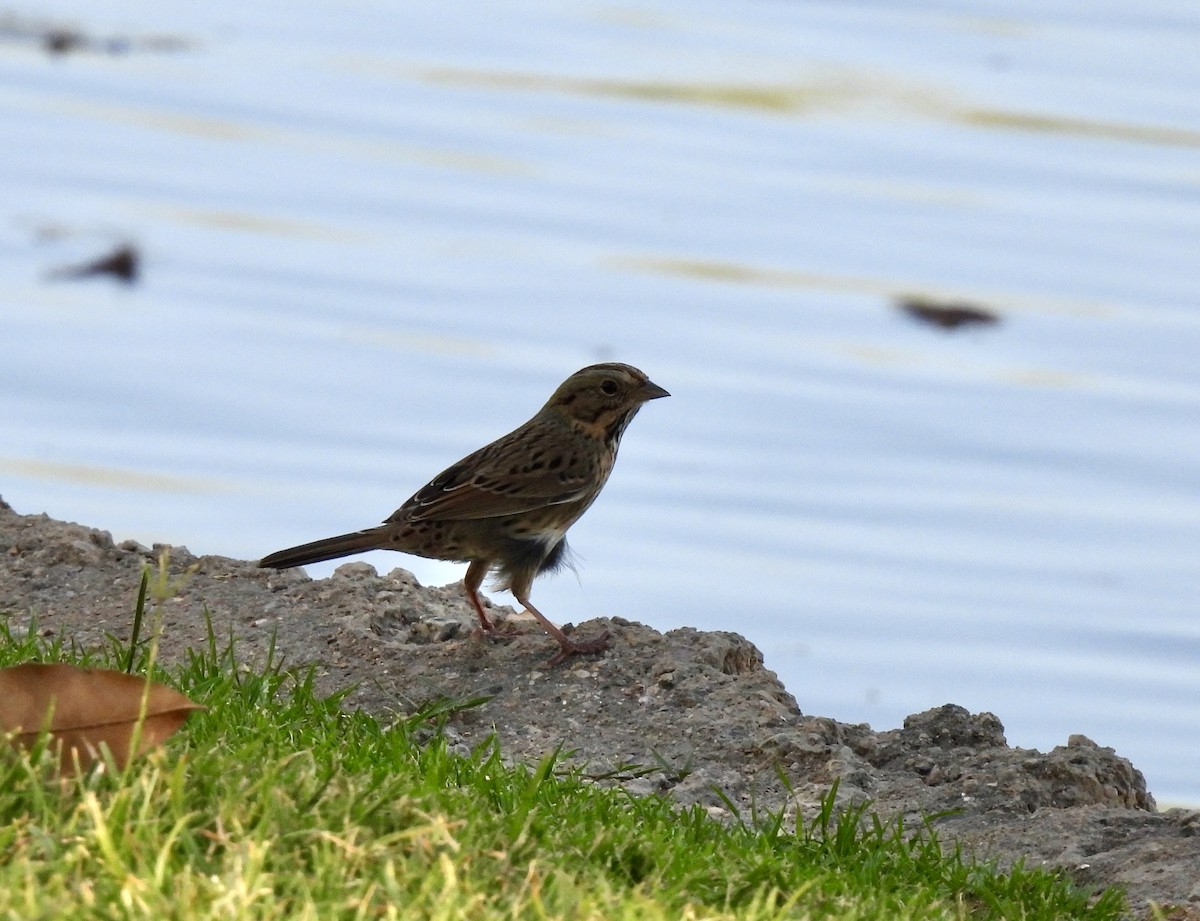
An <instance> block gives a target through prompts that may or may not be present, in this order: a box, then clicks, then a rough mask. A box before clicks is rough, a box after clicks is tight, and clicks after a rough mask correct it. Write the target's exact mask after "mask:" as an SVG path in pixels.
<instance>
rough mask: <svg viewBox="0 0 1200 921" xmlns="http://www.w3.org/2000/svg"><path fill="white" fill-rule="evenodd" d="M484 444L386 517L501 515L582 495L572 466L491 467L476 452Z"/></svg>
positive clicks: (583, 486)
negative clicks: (560, 467)
mask: <svg viewBox="0 0 1200 921" xmlns="http://www.w3.org/2000/svg"><path fill="white" fill-rule="evenodd" d="M489 447H490V445H489ZM486 450H487V449H486V448H484V449H481V450H480V451H477V452H475V454H472V455H470V456H469V457H465V458H463V459H462V460H460V461H459V462H458V463H457V464H454V465H452V466H450V467H447V468H446V469H445V470H443V471H442V472H441V473H439V474H438V475H437V476H436V477H434V478H433V479H432V480H430V481H429V482H428V483H427V484H426V485H424V486H423V487H421V488H420V489H419V490H417V492H416V494H415V495H414V496H413V497H412V498H411V499H409V500H408V501H407V502H405V503H404V505H402V506H401V507H400V508H399V509H397V510H396V512H395V513H394V514H393V515H392V516H391V517H390V518H388V521H389V522H393V521H425V520H438V521H469V520H472V519H476V518H502V517H504V516H506V515H519V514H521V513H522V512H530V511H533V510H535V509H539V508H545V507H546V506H547V505H561V504H562V503H564V502H573V501H575V500H577V499H582V498H584V497H585V496H586V495H587V494H588V491H589V488H590V487H591V486H592V484H591V483H590V481H589V478H588V477H586V476H584V475H582V471H578V470H575V471H570V472H567V471H565V470H562V469H556V470H547V469H545V468H541V469H537V470H525V469H522V468H519V467H515V466H514V467H509V468H507V469H506V468H504V467H502V466H501V467H499V468H497V467H496V466H495V465H494V464H490V463H486V460H487V458H483V457H480V456H479V455H481V454H482V453H483V452H484V451H486Z"/></svg>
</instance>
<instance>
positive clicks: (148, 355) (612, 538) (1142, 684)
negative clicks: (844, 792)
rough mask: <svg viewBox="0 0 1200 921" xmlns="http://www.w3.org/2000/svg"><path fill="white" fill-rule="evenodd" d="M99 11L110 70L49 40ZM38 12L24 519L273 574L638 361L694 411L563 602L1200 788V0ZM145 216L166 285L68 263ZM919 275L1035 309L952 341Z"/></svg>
mask: <svg viewBox="0 0 1200 921" xmlns="http://www.w3.org/2000/svg"><path fill="white" fill-rule="evenodd" d="M101 16H102V17H103V18H100V17H101ZM64 24H65V25H72V26H74V27H77V28H79V29H80V30H82V32H83V33H85V34H86V35H87V36H89V37H90V38H91V39H92V40H93V44H94V45H95V43H100V47H99V48H97V47H92V48H89V49H85V50H81V51H79V52H77V53H71V54H67V55H58V56H53V55H49V54H47V53H46V52H45V51H44V50H43V49H42V48H41V47H40V46H39V45H38V44H37V43H36V42H35V41H33V40H32V39H29V38H26V37H24V36H26V35H31V34H33V33H35V32H37V31H38V29H42V28H44V27H46V26H47V25H64ZM0 26H3V27H4V28H3V29H0V31H4V32H6V34H7V40H5V41H2V42H0V132H2V134H0V136H3V137H4V138H5V143H4V144H3V145H2V146H0V190H2V195H0V254H2V256H3V258H2V259H0V291H2V304H3V306H2V308H0V341H2V342H3V343H4V346H5V348H4V358H3V360H2V361H0V418H2V419H3V420H4V423H3V426H2V429H0V432H2V433H3V441H2V442H0V494H3V496H4V497H5V499H7V500H8V501H9V502H10V503H11V504H12V505H13V506H14V507H15V508H16V509H17V510H19V511H22V512H26V513H31V512H40V511H47V512H49V513H50V514H52V515H54V516H56V517H60V518H66V519H70V520H77V521H81V522H84V523H87V524H90V525H95V526H99V527H103V528H106V529H109V530H111V531H112V532H113V533H114V535H115V536H116V537H117V538H118V539H123V538H125V537H134V538H137V539H139V540H141V541H143V542H145V543H150V542H152V541H170V542H175V543H183V544H186V545H188V546H189V547H190V548H191V549H192V550H193V551H196V552H210V553H221V554H226V555H231V556H238V557H245V558H257V557H259V556H261V555H263V554H264V553H266V552H268V551H271V550H275V549H279V548H280V547H284V546H288V545H291V544H294V543H299V542H302V541H306V540H309V539H313V538H316V537H322V536H326V535H328V534H333V533H337V532H341V531H344V530H352V529H355V528H359V527H364V526H367V525H370V524H373V523H375V522H377V521H379V520H381V519H382V518H383V517H384V516H386V515H387V514H389V513H390V512H391V511H392V510H393V509H394V508H395V507H396V506H398V505H399V504H400V503H401V502H402V501H403V500H404V499H405V498H407V496H408V495H409V494H410V493H411V492H413V491H414V490H415V489H416V488H417V487H418V486H420V485H421V484H423V483H424V482H425V481H426V480H427V479H428V478H429V477H430V476H431V475H432V474H433V473H435V472H437V471H438V470H440V469H441V468H442V467H444V466H445V465H446V464H448V463H449V462H451V461H453V460H455V459H457V458H458V457H460V456H462V455H463V454H465V453H467V452H468V451H470V450H472V449H474V448H475V447H477V446H479V445H480V444H482V443H484V442H485V441H487V440H490V439H491V438H493V437H496V436H498V435H500V434H502V433H504V432H506V431H508V430H509V429H511V428H512V427H514V426H515V425H517V424H519V423H520V422H522V421H524V419H525V418H527V417H528V416H529V415H531V414H532V412H533V411H534V410H535V409H536V408H537V407H538V406H540V405H541V403H542V402H543V401H544V400H545V398H546V397H547V396H548V394H549V393H550V391H551V390H552V389H553V387H554V386H555V385H557V383H558V382H559V381H560V380H561V379H562V378H563V377H565V376H566V375H567V374H568V373H570V372H571V371H573V370H575V369H576V368H578V367H580V366H582V365H584V364H588V363H591V362H593V361H596V360H606V359H619V360H622V361H628V362H631V363H633V364H636V365H638V366H639V367H642V368H643V369H645V370H646V371H647V372H648V373H650V374H651V376H652V377H653V378H654V380H656V381H657V382H658V383H660V384H662V385H663V386H665V387H666V388H667V389H669V390H670V391H671V392H672V394H673V396H672V398H671V399H670V400H663V401H660V402H656V403H652V404H650V405H649V406H647V407H646V409H645V410H644V411H643V412H642V414H641V415H640V416H639V417H638V419H637V420H636V421H635V422H634V424H633V426H632V427H631V428H630V431H629V433H628V434H627V436H626V439H625V444H624V448H623V453H622V457H621V460H620V462H619V464H618V466H617V470H616V473H615V474H614V476H613V479H612V481H611V482H610V484H609V486H608V487H607V489H606V491H605V493H604V495H603V496H602V498H601V499H600V501H599V502H598V503H597V504H596V506H595V507H594V508H593V509H592V510H591V511H590V512H589V513H588V515H587V516H586V517H585V518H584V519H583V520H582V521H581V522H580V523H579V524H578V525H577V526H576V527H575V529H574V530H573V531H572V535H571V537H572V543H573V545H574V546H575V547H576V548H577V550H578V551H579V554H580V556H581V565H580V577H579V579H578V580H576V579H575V578H573V577H572V576H571V575H570V574H569V573H568V574H566V575H565V576H558V577H555V578H553V579H548V580H545V581H543V582H539V583H538V586H537V588H536V590H535V598H536V599H537V603H538V605H539V607H540V608H541V609H542V610H543V611H544V612H546V613H547V614H548V615H549V616H551V617H553V618H555V619H557V620H560V621H567V620H570V621H575V622H579V621H581V620H585V619H587V618H590V617H593V616H601V615H610V614H621V615H624V616H627V617H631V618H633V619H636V620H641V621H644V622H647V623H650V624H652V625H654V626H656V627H658V628H660V629H669V628H672V627H677V626H696V627H700V628H704V629H731V630H737V631H739V632H742V633H744V634H745V635H747V636H749V637H750V638H751V639H752V640H754V641H755V642H756V643H757V644H758V645H759V646H760V647H761V648H762V649H763V650H764V652H765V654H766V657H767V664H768V666H769V667H771V668H773V669H775V670H777V671H778V672H779V673H780V675H781V677H782V678H783V680H784V682H785V684H786V685H787V686H788V688H789V689H790V690H791V691H792V692H793V693H794V694H795V695H796V697H797V699H798V700H799V701H800V704H801V707H802V708H803V709H804V710H805V712H808V713H816V714H822V715H828V716H833V717H836V718H838V719H841V720H845V721H865V722H870V723H871V724H872V725H874V726H875V727H877V728H887V727H892V726H895V725H898V723H899V721H900V720H901V719H902V718H903V716H904V715H905V714H907V713H911V712H915V711H919V710H922V709H925V708H928V707H931V706H937V705H940V704H942V703H945V702H948V701H952V702H955V703H959V704H962V705H964V706H967V707H969V708H971V709H973V710H984V709H986V710H991V711H993V712H995V713H997V714H998V715H999V716H1000V717H1001V719H1002V720H1003V722H1004V724H1005V726H1006V728H1007V732H1008V738H1009V741H1010V742H1011V743H1013V744H1017V745H1022V746H1027V747H1038V748H1043V749H1045V748H1048V747H1051V746H1053V745H1056V744H1062V743H1064V742H1065V741H1066V738H1067V736H1068V735H1069V734H1071V733H1075V732H1080V733H1085V734H1087V735H1089V736H1091V737H1092V738H1094V739H1096V740H1097V741H1098V742H1100V743H1101V744H1104V745H1111V746H1114V747H1115V748H1116V749H1117V750H1118V751H1119V752H1120V753H1121V754H1123V755H1126V756H1127V757H1129V758H1131V759H1132V760H1133V761H1134V763H1135V764H1136V765H1137V766H1138V767H1140V768H1141V769H1142V770H1143V771H1145V773H1146V774H1147V777H1148V780H1149V784H1150V787H1151V789H1152V791H1153V792H1154V793H1155V794H1156V795H1157V796H1158V798H1159V799H1160V801H1167V802H1190V803H1197V802H1200V778H1198V777H1197V776H1196V775H1195V773H1194V771H1193V765H1192V756H1193V752H1194V751H1195V750H1196V747H1197V744H1198V742H1200V705H1198V704H1197V700H1198V699H1200V668H1197V661H1198V659H1200V621H1198V619H1197V613H1198V610H1197V608H1198V604H1197V598H1198V597H1200V463H1198V461H1200V421H1198V420H1200V412H1198V410H1200V361H1198V360H1197V359H1198V356H1200V312H1198V311H1197V301H1198V297H1197V295H1198V293H1200V292H1198V291H1197V287H1198V286H1197V281H1196V265H1197V255H1198V253H1200V207H1198V205H1200V158H1198V155H1197V149H1198V148H1200V58H1197V56H1196V54H1195V48H1196V47H1197V42H1198V41H1200V7H1197V6H1196V5H1195V4H1194V3H1193V2H1192V0H1187V2H1178V3H1170V2H1160V3H1156V4H1154V5H1153V7H1152V8H1150V7H1147V6H1146V5H1145V4H1138V3H1134V2H1132V0H1127V2H1115V0H1114V2H1108V3H1103V4H1089V5H1086V6H1082V7H1081V6H1079V5H1076V4H1068V3H1065V2H1051V3H1046V2H1039V3H1012V2H1008V3H1003V4H1001V3H998V2H993V3H974V2H973V3H965V2H962V3H956V2H941V3H936V2H908V3H904V2H890V3H889V2H877V3H858V4H842V3H828V4H822V3H802V2H789V3H738V4H728V3H726V4H722V3H707V2H699V3H697V2H688V3H672V2H667V0H663V2H641V0H639V2H636V3H628V4H624V5H586V4H550V3H546V4H539V3H532V2H530V3H521V2H516V0H505V2H500V3H496V4H492V5H490V6H489V12H488V15H487V16H480V15H478V14H477V13H475V12H473V11H471V10H467V9H464V10H462V11H455V10H451V9H447V8H445V6H444V5H443V4H437V3H409V4H404V5H403V6H402V7H399V6H396V5H394V4H387V3H370V2H359V3H355V4H352V5H347V4H343V3H311V4H306V5H304V6H303V7H295V6H294V5H290V4H288V5H285V4H282V3H276V4H272V3H269V2H268V3H258V4H236V5H235V4H221V3H216V4H208V5H204V6H203V7H196V6H195V5H191V4H176V3H171V2H163V3H156V4H139V3H133V2H128V3H120V2H118V3H112V4H106V5H105V9H104V11H103V12H102V13H97V12H96V8H95V7H94V5H92V4H84V3H79V2H61V3H49V4H40V5H39V10H38V12H37V13H36V15H34V14H28V15H27V14H25V13H23V12H21V11H19V10H17V11H12V12H10V14H9V16H8V18H7V19H3V18H0ZM112 39H124V40H126V44H127V46H128V47H127V53H119V54H111V53H107V52H106V51H105V50H104V48H105V47H106V46H105V45H104V43H106V42H109V41H110V40H112ZM121 240H132V241H134V242H136V244H137V245H138V246H139V247H141V249H142V251H143V252H144V254H145V265H144V275H143V278H142V280H141V282H140V283H139V284H137V285H135V286H132V287H123V286H120V285H118V284H115V283H112V282H109V281H107V280H92V281H88V282H66V281H52V280H49V279H48V278H47V277H46V276H47V273H48V272H49V271H50V270H52V269H54V268H56V267H59V266H62V265H64V264H72V263H78V262H81V261H86V260H87V259H90V258H93V257H95V256H97V255H100V254H101V253H103V252H104V251H106V250H107V249H108V248H110V247H111V246H112V245H113V244H115V243H116V242H118V241H121ZM909 295H925V296H935V297H943V298H948V299H963V300H968V301H971V302H974V303H979V304H982V305H984V306H987V307H989V308H991V309H993V310H995V311H997V312H998V313H999V314H1000V315H1001V317H1002V322H1001V323H1000V324H999V325H998V326H995V327H990V328H980V329H978V330H964V331H959V332H957V333H953V334H947V333H945V332H943V331H940V330H937V329H934V328H931V327H928V326H922V325H918V324H916V323H914V322H912V321H911V320H910V319H908V318H906V317H905V316H903V315H902V314H900V313H899V312H898V311H896V310H895V309H894V307H893V306H892V301H893V299H895V298H897V297H902V296H909ZM368 559H369V561H371V562H373V563H375V564H376V565H377V566H379V567H380V568H381V569H383V570H387V569H390V568H391V567H392V566H394V565H404V566H405V567H407V568H410V569H412V570H413V571H414V572H416V573H417V575H418V577H419V578H421V579H422V580H423V581H426V582H434V583H440V582H447V581H451V580H453V579H455V578H458V577H459V575H460V574H461V568H458V567H454V566H451V565H449V564H439V563H431V562H428V561H421V560H418V559H415V558H411V557H398V556H395V555H390V556H389V555H386V554H375V555H372V556H371V557H368ZM331 568H332V566H328V567H314V571H315V572H317V573H323V572H328V571H329V570H330V569H331Z"/></svg>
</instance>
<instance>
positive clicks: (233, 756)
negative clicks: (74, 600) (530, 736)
mask: <svg viewBox="0 0 1200 921" xmlns="http://www.w3.org/2000/svg"><path fill="white" fill-rule="evenodd" d="M2 624H3V621H2V620H0V665H11V664H15V663H18V662H24V661H33V660H39V661H45V660H54V661H71V662H75V663H76V664H87V665H92V666H104V667H122V666H124V665H125V664H127V659H128V656H129V649H128V648H124V649H122V648H121V647H120V646H119V644H116V643H114V648H113V650H112V652H111V653H110V654H108V655H100V656H88V655H83V654H80V653H78V652H76V651H72V650H69V649H65V648H63V647H62V646H61V645H55V644H49V645H47V644H44V643H42V642H40V641H38V640H35V639H29V638H25V637H14V636H13V635H11V634H10V633H9V632H8V631H7V630H5V629H3V628H2ZM139 658H140V659H141V660H142V661H141V662H140V663H139V666H138V667H139V668H145V666H146V663H145V658H146V656H145V655H144V654H142V655H140V656H139ZM155 674H156V677H158V678H161V679H162V680H165V681H167V682H168V683H170V684H173V685H175V686H176V687H178V688H179V689H180V690H182V691H183V692H184V693H185V694H187V695H188V696H190V697H191V698H192V699H193V700H195V701H197V702H198V703H202V704H205V705H206V706H207V707H208V709H207V711H205V712H202V713H198V714H195V715H193V716H192V717H191V719H190V720H189V722H188V723H187V724H186V725H185V726H184V728H183V730H182V731H181V732H180V733H179V734H178V735H177V736H176V737H175V738H173V739H172V740H171V741H170V742H169V743H168V744H167V745H166V746H165V747H164V748H163V749H160V750H158V751H156V752H154V753H153V754H152V755H151V756H149V757H146V758H143V759H141V760H139V761H135V762H134V763H133V764H132V765H131V766H130V767H129V768H128V769H126V770H125V771H124V772H121V771H116V770H113V769H112V767H111V765H110V766H109V768H110V769H109V770H107V771H96V772H93V773H92V774H91V775H89V776H86V777H83V778H74V779H69V780H63V781H60V780H57V779H55V777H54V775H53V772H52V771H51V770H50V761H51V759H50V758H49V757H48V755H47V756H44V757H41V758H40V759H39V757H38V756H37V753H36V752H35V753H34V754H33V755H29V754H24V753H20V752H17V751H15V750H11V749H5V750H0V918H11V919H18V918H19V919H22V921H31V919H40V918H73V919H74V918H147V919H151V918H152V919H156V921H162V919H171V918H180V919H183V918H187V919H206V918H280V919H284V918H286V919H302V918H321V919H333V918H346V919H350V918H363V919H368V918H371V919H373V918H392V917H395V918H431V919H451V918H455V919H457V918H470V919H501V918H504V919H516V918H522V919H523V918H535V919H536V918H596V919H605V921H610V919H648V921H656V919H664V921H665V919H690V918H694V919H700V918H706V919H707V918H745V919H767V918H801V919H809V918H813V919H816V918H839V919H888V921H904V919H925V918H939V919H941V918H979V919H1004V921H1015V919H1025V918H1028V919H1051V918H1079V919H1089V921H1106V919H1112V918H1117V917H1119V916H1120V914H1121V909H1122V906H1123V901H1122V899H1121V897H1120V895H1119V894H1118V893H1116V892H1108V893H1106V894H1104V895H1102V896H1101V897H1100V898H1099V899H1098V900H1093V901H1092V902H1090V903H1089V900H1088V898H1087V896H1086V894H1085V893H1083V892H1081V891H1080V890H1078V889H1075V888H1073V887H1072V886H1070V885H1069V883H1067V882H1066V881H1064V880H1062V879H1060V878H1058V877H1056V876H1054V875H1052V874H1049V873H1046V872H1043V871H1040V870H1026V869H1023V868H1020V867H1018V868H1017V869H1016V870H1013V871H1011V872H1009V873H999V872H997V871H996V870H995V869H994V868H992V867H989V866H975V865H972V864H971V863H970V862H968V861H966V860H965V859H964V858H963V857H961V856H960V855H959V854H958V853H956V852H947V851H945V850H944V849H943V848H942V847H941V846H940V845H939V843H938V841H937V839H936V837H935V836H933V835H932V834H931V833H929V832H928V830H924V829H923V830H920V833H919V834H917V835H915V836H912V835H909V834H906V833H905V832H904V830H902V829H900V828H898V827H896V826H895V825H885V824H883V823H880V822H878V821H876V820H872V819H871V817H870V814H869V813H866V812H864V811H862V810H859V811H857V812H856V811H850V812H846V813H842V814H841V815H839V816H835V815H833V814H832V811H831V810H830V809H829V808H828V803H827V808H826V810H825V812H824V814H823V815H822V817H821V818H820V819H819V820H818V821H816V822H814V823H812V824H810V825H807V826H805V827H802V828H800V829H796V828H791V827H788V826H787V825H786V823H785V822H784V821H783V820H782V819H781V818H779V817H767V818H766V819H765V820H762V819H761V817H760V821H759V822H757V823H754V826H755V827H751V826H750V824H749V823H746V824H739V825H735V826H732V827H731V826H726V825H722V824H720V823H718V822H716V821H714V820H713V819H711V818H710V817H709V816H708V815H707V814H706V813H705V812H704V811H703V810H701V809H699V808H693V809H684V810H680V809H675V808H672V806H671V804H670V803H668V802H666V801H664V800H660V799H657V798H635V797H631V796H629V795H626V794H625V793H623V792H622V791H620V790H614V789H602V788H599V787H597V786H596V785H594V784H592V783H590V782H588V781H587V780H586V779H584V778H581V777H580V776H579V775H578V774H577V773H575V772H573V771H570V770H567V769H566V768H565V767H564V766H563V765H562V764H561V763H560V762H559V761H557V760H556V759H555V758H553V757H548V758H546V759H545V760H543V761H542V762H541V763H540V764H538V765H535V766H530V767H520V766H519V767H515V768H510V767H506V766H505V765H504V764H503V763H502V761H501V759H500V757H499V755H498V753H497V749H496V747H495V746H494V745H488V746H484V747H481V748H479V749H477V750H476V751H474V752H473V753H472V754H470V755H469V756H460V755H456V754H454V753H452V752H451V751H449V750H448V748H447V746H446V744H445V742H444V739H443V737H442V735H441V734H440V733H438V732H437V731H436V730H437V722H438V720H439V719H440V718H442V717H441V716H440V715H439V714H437V713H433V712H431V713H427V714H418V715H416V716H414V717H411V718H409V719H406V720H402V721H399V722H397V723H395V724H394V725H390V726H389V725H384V724H382V723H380V722H379V721H378V720H376V719H374V718H372V717H370V716H367V715H365V714H361V713H345V712H342V710H341V709H340V708H339V705H338V699H337V698H336V697H335V698H321V697H320V696H318V695H317V694H315V693H314V690H313V686H312V683H311V680H310V678H309V677H306V676H305V675H304V674H292V673H287V672H284V671H282V670H280V669H277V668H274V667H267V668H266V669H264V670H263V671H262V672H261V673H247V672H246V671H245V670H244V669H243V668H242V667H241V666H240V665H239V664H238V663H236V662H235V661H234V656H233V653H232V651H231V650H230V649H224V650H222V649H220V648H219V646H218V644H217V643H215V642H213V641H211V640H210V644H209V647H208V648H207V649H205V650H202V651H199V652H196V653H194V654H193V655H192V657H191V660H190V661H189V662H188V663H187V664H186V665H185V666H182V667H180V668H177V669H173V670H170V671H167V672H161V671H157V670H156V672H155ZM451 709H452V708H451Z"/></svg>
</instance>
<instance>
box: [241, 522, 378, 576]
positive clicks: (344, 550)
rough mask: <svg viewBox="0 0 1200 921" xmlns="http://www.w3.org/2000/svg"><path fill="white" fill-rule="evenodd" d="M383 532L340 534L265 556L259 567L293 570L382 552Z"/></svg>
mask: <svg viewBox="0 0 1200 921" xmlns="http://www.w3.org/2000/svg"><path fill="white" fill-rule="evenodd" d="M383 530H384V529H383V528H369V529H367V530H366V531H355V532H354V533H353V534H339V535H338V536H337V537H326V538H325V539H324V540H314V541H313V542H312V543H310V544H301V545H300V546H299V547H288V549H286V550H280V551H278V552H276V553H272V554H270V555H269V556H264V557H263V558H262V559H261V560H259V561H258V565H259V566H261V567H264V568H266V569H291V568H292V567H293V566H307V565H308V564H309V563H321V562H324V561H325V560H336V559H337V558H338V557H342V556H349V555H350V554H352V553H362V552H363V551H365V550H378V549H380V548H382V547H384V546H386V540H385V539H384V536H383Z"/></svg>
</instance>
